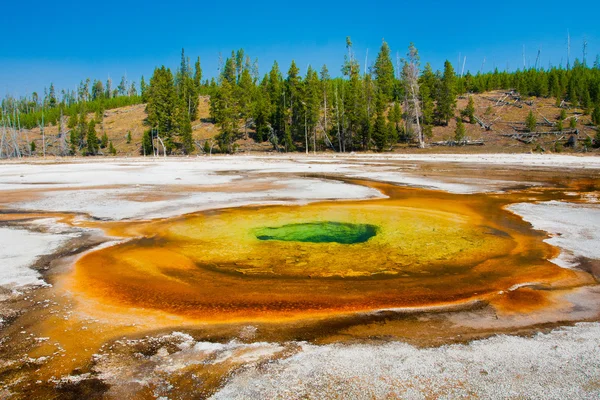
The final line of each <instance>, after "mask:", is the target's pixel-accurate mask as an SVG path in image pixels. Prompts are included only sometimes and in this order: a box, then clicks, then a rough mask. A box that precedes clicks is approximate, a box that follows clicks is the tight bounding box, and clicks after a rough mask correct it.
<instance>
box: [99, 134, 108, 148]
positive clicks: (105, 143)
mask: <svg viewBox="0 0 600 400" xmlns="http://www.w3.org/2000/svg"><path fill="white" fill-rule="evenodd" d="M106 146H108V135H107V134H106V132H104V133H102V138H101V139H100V148H102V149H105V148H106Z"/></svg>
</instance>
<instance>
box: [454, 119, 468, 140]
mask: <svg viewBox="0 0 600 400" xmlns="http://www.w3.org/2000/svg"><path fill="white" fill-rule="evenodd" d="M465 136H466V131H465V125H464V124H463V122H462V119H460V118H456V128H455V129H454V141H455V142H457V143H459V144H460V143H462V142H463V141H464V140H465Z"/></svg>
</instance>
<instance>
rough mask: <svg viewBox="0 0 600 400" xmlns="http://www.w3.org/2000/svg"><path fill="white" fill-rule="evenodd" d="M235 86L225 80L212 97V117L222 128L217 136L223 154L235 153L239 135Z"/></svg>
mask: <svg viewBox="0 0 600 400" xmlns="http://www.w3.org/2000/svg"><path fill="white" fill-rule="evenodd" d="M234 88H235V86H234V84H231V83H230V82H229V80H228V79H223V80H222V81H221V85H220V87H219V89H218V90H217V92H216V93H215V95H214V96H212V97H211V102H210V105H211V115H212V116H213V118H214V120H215V123H216V125H217V126H218V127H219V128H220V133H219V134H218V135H217V137H216V139H217V143H218V145H219V149H220V150H221V152H223V153H232V152H233V150H234V149H233V142H234V141H235V140H236V139H237V134H238V119H237V117H238V115H239V112H238V111H237V108H238V105H237V103H236V102H235V96H234Z"/></svg>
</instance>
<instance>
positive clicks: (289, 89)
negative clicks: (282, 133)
mask: <svg viewBox="0 0 600 400" xmlns="http://www.w3.org/2000/svg"><path fill="white" fill-rule="evenodd" d="M285 83H286V85H285V87H286V98H287V104H288V107H287V110H286V111H287V115H288V116H289V118H288V124H289V128H290V135H291V137H292V140H300V139H301V138H304V129H303V123H304V107H303V105H302V99H301V97H302V93H301V91H302V87H301V84H302V78H301V77H300V70H299V69H298V67H297V66H296V62H295V61H294V60H292V64H291V65H290V69H289V70H288V75H287V79H286V82H285Z"/></svg>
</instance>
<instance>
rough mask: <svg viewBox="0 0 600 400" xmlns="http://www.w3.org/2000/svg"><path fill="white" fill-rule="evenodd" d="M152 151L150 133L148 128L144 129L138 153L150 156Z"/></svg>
mask: <svg viewBox="0 0 600 400" xmlns="http://www.w3.org/2000/svg"><path fill="white" fill-rule="evenodd" d="M153 152H154V148H153V147H152V133H151V131H150V130H147V131H144V135H143V136H142V146H141V148H140V154H142V155H145V156H151V155H152V154H153Z"/></svg>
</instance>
